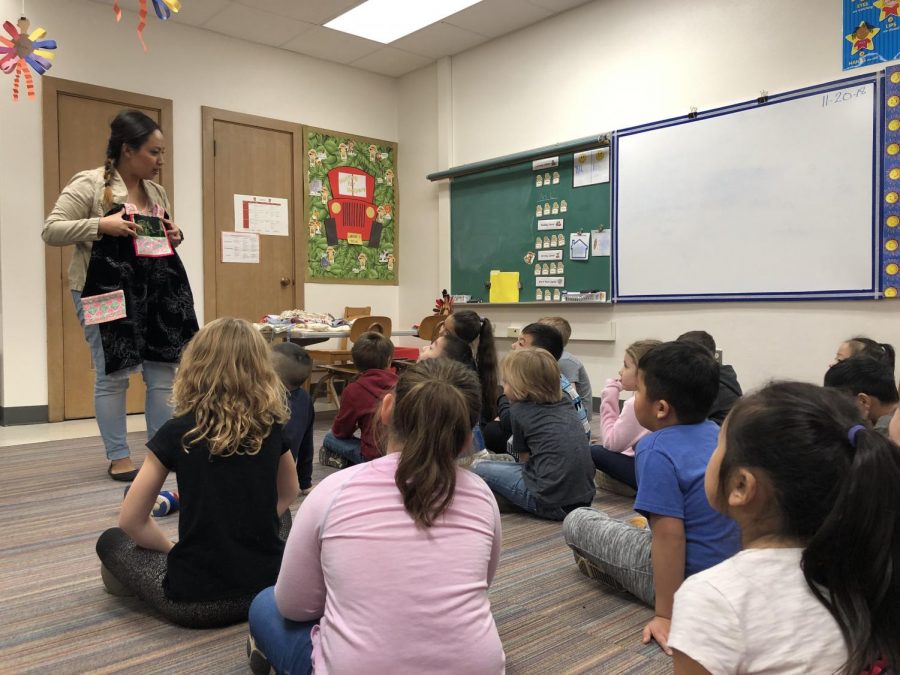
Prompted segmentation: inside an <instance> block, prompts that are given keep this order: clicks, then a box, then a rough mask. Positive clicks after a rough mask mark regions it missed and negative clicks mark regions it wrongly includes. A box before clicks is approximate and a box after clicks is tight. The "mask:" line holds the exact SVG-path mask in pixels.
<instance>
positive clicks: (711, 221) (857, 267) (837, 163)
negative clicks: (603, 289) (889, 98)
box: [613, 76, 880, 301]
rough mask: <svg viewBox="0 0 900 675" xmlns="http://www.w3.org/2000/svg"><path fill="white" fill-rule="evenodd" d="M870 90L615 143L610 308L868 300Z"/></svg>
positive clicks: (724, 116)
mask: <svg viewBox="0 0 900 675" xmlns="http://www.w3.org/2000/svg"><path fill="white" fill-rule="evenodd" d="M879 89H880V88H879V86H878V85H877V84H876V78H875V77H874V76H867V77H866V78H856V79H854V80H850V81H848V80H844V81H842V82H840V83H833V84H832V85H830V86H823V87H817V88H811V89H806V90H801V91H798V92H792V93H790V94H784V95H781V96H777V97H772V98H771V99H769V100H768V102H765V103H762V104H760V103H757V102H756V101H754V102H752V103H744V104H740V105H736V106H730V107H728V108H722V109H719V110H714V111H710V112H708V113H704V114H700V115H699V116H698V117H697V118H696V119H693V120H689V119H687V118H680V119H678V120H670V121H667V122H660V123H657V124H655V125H646V126H643V127H635V128H633V129H626V130H623V131H620V132H618V134H617V136H616V139H615V144H614V155H613V161H614V172H615V173H614V183H613V190H614V203H613V234H614V247H615V273H614V274H615V283H616V289H617V290H616V297H617V299H618V300H622V301H629V300H632V301H637V300H684V299H731V298H734V299H743V298H747V299H751V298H766V297H773V298H776V297H777V298H779V299H781V298H786V297H788V298H789V297H808V296H811V295H813V296H821V297H863V296H864V297H875V296H876V295H877V294H876V290H877V281H876V269H877V266H876V259H875V258H876V248H877V246H876V243H875V242H876V238H875V237H876V223H877V214H878V206H879V201H878V197H877V196H876V191H877V189H878V186H879V180H880V179H879V175H878V164H879V162H878V159H879V152H878V145H879V142H880V126H879V118H878V111H879V110H880V105H879V95H880V94H879Z"/></svg>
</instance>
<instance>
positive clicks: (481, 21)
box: [93, 0, 589, 77]
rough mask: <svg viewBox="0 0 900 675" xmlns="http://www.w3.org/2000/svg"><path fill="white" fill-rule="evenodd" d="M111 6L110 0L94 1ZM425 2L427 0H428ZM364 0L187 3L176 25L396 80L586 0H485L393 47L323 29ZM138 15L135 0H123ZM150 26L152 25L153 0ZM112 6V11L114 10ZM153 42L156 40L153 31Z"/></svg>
mask: <svg viewBox="0 0 900 675" xmlns="http://www.w3.org/2000/svg"><path fill="white" fill-rule="evenodd" d="M93 1H94V2H99V3H101V4H105V5H110V6H111V5H112V4H113V0H93ZM427 1H428V0H422V2H427ZM360 2H361V0H183V2H182V8H181V11H180V12H179V13H178V14H175V15H174V16H173V17H172V20H173V21H177V22H178V23H183V24H188V25H190V26H196V27H198V28H203V29H205V30H210V31H213V32H215V33H221V34H222V35H229V36H231V37H236V38H240V39H242V40H248V41H250V42H256V43H258V44H262V45H268V46H270V47H280V48H282V49H287V50H289V51H292V52H297V53H299V54H307V55H309V56H315V57H317V58H320V59H325V60H326V61H335V62H337V63H345V64H348V65H351V66H354V67H355V68H361V69H363V70H368V71H371V72H374V73H380V74H382V75H388V76H391V77H399V76H400V75H405V74H406V73H409V72H411V71H413V70H416V69H418V68H421V67H422V66H426V65H428V64H429V63H433V62H434V61H436V60H437V59H439V58H441V57H442V56H452V55H453V54H458V53H459V52H462V51H465V50H466V49H470V48H472V47H474V46H476V45H479V44H481V43H483V42H487V41H488V40H491V39H493V38H496V37H499V36H501V35H504V34H506V33H511V32H513V31H515V30H518V29H520V28H524V27H525V26H529V25H531V24H533V23H537V22H539V21H542V20H544V19H547V18H548V17H551V16H553V15H554V14H559V13H560V12H564V11H566V10H567V9H571V8H572V7H577V6H578V5H583V4H585V3H586V2H589V0H481V2H479V3H478V4H476V5H473V6H472V7H469V8H468V9H464V10H463V11H461V12H458V13H456V14H453V15H452V16H449V17H447V18H446V19H444V20H443V21H441V22H439V23H436V24H433V25H431V26H427V27H425V28H423V29H422V30H419V31H416V32H415V33H411V34H410V35H407V36H406V37H402V38H400V39H399V40H396V41H395V42H392V43H391V44H389V45H383V44H381V43H380V42H373V41H371V40H366V39H363V38H358V37H355V36H353V35H348V34H347V33H341V32H339V31H335V30H331V29H330V28H324V27H323V24H325V23H327V22H329V21H331V20H332V19H333V18H335V17H336V16H339V15H340V14H343V13H344V12H346V11H347V10H348V9H350V8H351V7H355V6H356V5H358V4H360ZM119 4H120V5H121V6H122V8H123V9H124V10H131V11H132V12H137V9H138V4H139V2H138V0H119ZM147 4H148V5H150V10H149V16H148V23H149V22H155V21H156V17H155V15H154V12H153V8H152V3H151V2H150V0H148V1H147ZM111 11H112V10H110V12H111ZM148 39H150V40H152V36H150V37H149V38H148Z"/></svg>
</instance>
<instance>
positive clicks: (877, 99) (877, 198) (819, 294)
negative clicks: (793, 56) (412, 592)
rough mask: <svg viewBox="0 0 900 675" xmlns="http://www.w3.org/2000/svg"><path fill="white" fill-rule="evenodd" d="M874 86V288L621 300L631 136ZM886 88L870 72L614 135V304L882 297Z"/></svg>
mask: <svg viewBox="0 0 900 675" xmlns="http://www.w3.org/2000/svg"><path fill="white" fill-rule="evenodd" d="M867 84H871V85H873V87H874V96H873V106H872V107H873V110H872V118H873V119H872V123H873V124H872V128H873V133H872V202H871V206H872V244H873V246H872V258H871V261H872V267H871V270H870V278H871V285H870V287H869V288H863V289H848V290H828V291H803V292H798V291H788V292H783V293H782V292H764V293H702V294H691V295H685V294H672V295H666V294H657V295H627V296H622V295H620V293H619V266H618V263H617V261H618V251H619V248H618V245H619V244H618V232H619V203H618V202H619V182H618V171H619V140H620V139H621V138H624V137H626V136H633V135H635V134H640V133H645V132H647V131H654V130H657V129H663V128H666V127H672V126H677V125H680V124H691V123H694V122H700V121H702V120H706V119H711V118H715V117H720V116H722V115H732V114H734V113H740V112H743V111H746V110H752V109H756V108H758V107H760V106H768V105H777V104H778V103H785V102H787V101H793V100H795V99H798V98H804V97H807V96H813V95H821V94H826V93H829V92H831V91H835V90H839V89H844V88H847V87H852V86H858V85H867ZM883 86H884V71H877V72H874V73H867V74H864V75H859V76H856V77H849V78H845V79H841V80H834V81H832V82H826V83H824V84H820V85H815V86H811V87H804V88H802V89H794V90H791V91H787V92H784V93H782V94H776V95H774V96H769V97H766V98H760V99H756V100H753V101H745V102H743V103H736V104H732V105H728V106H722V107H720V108H713V109H711V110H707V111H704V112H699V113H696V115H694V114H693V113H692V115H682V116H679V117H671V118H668V119H665V120H659V121H657V122H651V123H649V124H642V125H639V126H634V127H628V128H626V129H621V130H619V131H616V132H615V133H614V134H613V139H612V146H611V155H612V156H611V157H610V161H611V162H612V174H611V180H612V186H611V188H612V190H611V193H612V194H611V195H610V200H611V208H612V218H611V220H612V238H613V241H612V246H613V255H612V301H613V302H616V303H618V302H622V303H629V302H731V301H761V300H873V299H878V298H881V297H882V293H881V287H880V283H881V279H880V276H881V275H880V270H881V246H880V241H881V237H880V223H881V214H882V209H883V204H882V202H881V192H882V183H881V181H882V175H881V174H882V153H881V145H882V137H883V135H884V113H883V105H884V102H883Z"/></svg>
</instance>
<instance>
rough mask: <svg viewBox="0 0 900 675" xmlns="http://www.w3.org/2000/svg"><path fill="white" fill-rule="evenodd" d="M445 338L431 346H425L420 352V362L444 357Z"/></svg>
mask: <svg viewBox="0 0 900 675" xmlns="http://www.w3.org/2000/svg"><path fill="white" fill-rule="evenodd" d="M444 342H445V339H444V336H443V335H442V336H441V337H439V338H437V339H436V340H435V341H434V342H432V343H431V344H430V345H425V346H424V347H422V350H421V351H420V352H419V361H427V360H428V359H436V358H439V357H441V356H443V355H444Z"/></svg>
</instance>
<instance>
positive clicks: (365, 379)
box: [319, 332, 397, 469]
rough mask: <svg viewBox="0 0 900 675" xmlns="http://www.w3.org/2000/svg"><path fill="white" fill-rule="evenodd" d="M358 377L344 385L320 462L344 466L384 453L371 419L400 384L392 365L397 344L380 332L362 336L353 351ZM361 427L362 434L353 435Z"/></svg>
mask: <svg viewBox="0 0 900 675" xmlns="http://www.w3.org/2000/svg"><path fill="white" fill-rule="evenodd" d="M350 356H351V357H352V358H353V365H354V366H356V369H357V370H358V371H359V377H357V378H356V379H355V380H354V381H353V382H350V383H349V384H348V385H347V386H346V387H344V393H343V394H342V395H341V407H340V409H339V410H338V413H337V415H336V416H335V418H334V422H332V424H331V431H329V432H328V433H327V434H325V441H324V443H323V444H322V451H321V453H320V455H319V462H320V463H322V464H325V465H326V466H334V467H336V468H338V469H343V468H345V467H347V466H351V465H353V464H361V463H362V462H368V461H370V460H373V459H375V458H376V457H380V456H381V452H380V451H379V450H378V445H377V443H376V442H375V433H374V429H373V427H372V420H373V418H374V417H375V411H376V410H377V408H378V405H379V404H380V403H381V399H382V398H384V395H385V393H387V392H388V391H390V390H391V389H393V388H394V385H396V384H397V373H395V372H394V371H393V370H392V369H391V368H390V365H391V359H392V358H393V356H394V344H393V343H392V342H391V341H390V340H389V339H388V338H386V337H385V336H384V335H382V334H381V333H375V332H368V333H363V334H362V335H360V336H359V338H358V339H357V340H356V342H354V343H353V347H352V349H351V350H350ZM357 430H359V436H354V434H355V433H356V431H357Z"/></svg>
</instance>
